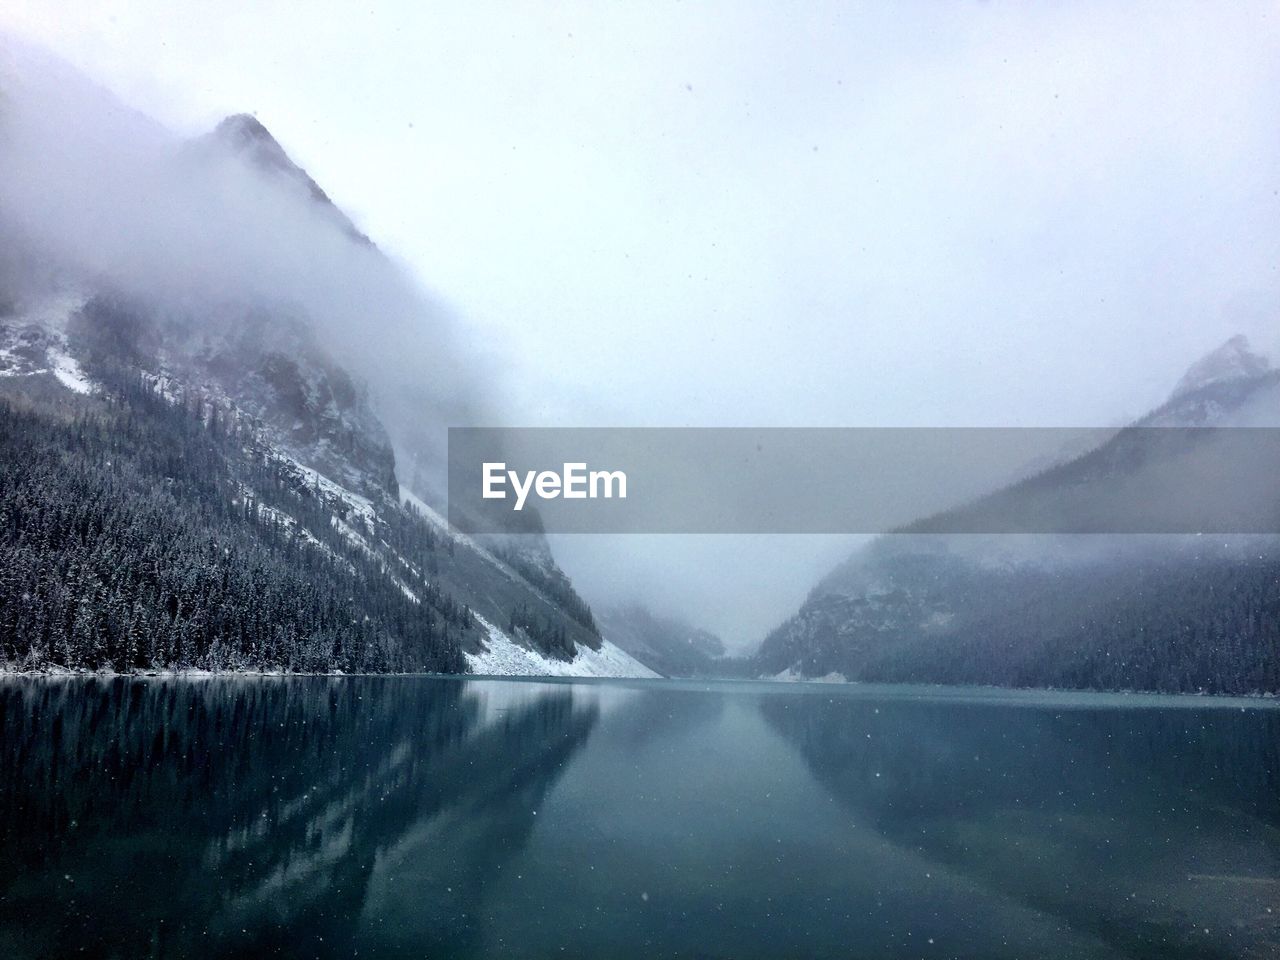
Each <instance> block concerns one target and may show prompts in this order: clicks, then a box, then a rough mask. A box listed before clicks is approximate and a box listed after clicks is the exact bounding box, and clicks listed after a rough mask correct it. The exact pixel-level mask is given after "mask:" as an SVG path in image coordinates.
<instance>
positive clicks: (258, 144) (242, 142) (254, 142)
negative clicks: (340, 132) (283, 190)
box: [204, 113, 372, 245]
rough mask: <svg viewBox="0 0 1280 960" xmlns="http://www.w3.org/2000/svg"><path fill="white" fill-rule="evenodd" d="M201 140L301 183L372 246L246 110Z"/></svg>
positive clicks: (345, 228) (354, 235) (359, 239)
mask: <svg viewBox="0 0 1280 960" xmlns="http://www.w3.org/2000/svg"><path fill="white" fill-rule="evenodd" d="M204 140H205V142H206V143H212V144H216V145H219V146H222V147H224V148H226V149H227V150H229V151H230V152H231V153H232V154H234V155H236V156H239V157H241V158H243V159H244V160H245V161H247V162H248V163H249V164H250V165H251V166H253V167H256V168H257V169H259V170H262V171H266V172H269V173H273V174H276V175H277V176H283V177H285V178H286V179H288V180H290V181H292V182H293V183H295V184H297V185H299V186H301V187H302V188H303V189H304V190H305V191H306V192H307V193H308V194H309V195H310V196H311V199H313V200H314V201H315V202H316V203H318V204H320V205H321V206H322V207H324V209H325V211H326V212H327V213H328V214H329V215H330V216H331V217H333V219H334V220H335V221H336V222H337V224H338V226H339V227H341V228H342V230H343V231H344V232H345V233H346V234H347V235H348V236H350V237H351V239H353V240H355V241H357V242H358V243H362V244H369V245H372V243H371V241H370V240H369V238H368V237H367V236H365V235H364V234H363V233H361V232H360V230H359V229H357V228H356V225H355V224H354V223H352V222H351V219H350V218H349V217H348V216H347V215H346V214H345V213H343V211H342V209H341V208H340V207H339V206H338V205H337V204H335V203H334V202H333V200H331V199H330V198H329V195H328V194H327V193H325V192H324V190H323V189H322V188H321V186H320V184H318V183H316V182H315V180H313V179H312V178H311V175H310V174H308V173H307V171H306V170H304V169H303V168H302V167H300V166H298V164H296V163H294V162H293V158H292V157H290V156H289V154H288V153H287V152H286V151H285V149H284V147H282V146H281V145H280V142H279V141H278V140H277V139H276V138H275V137H274V136H272V134H271V131H270V130H268V129H267V128H266V126H265V125H264V124H263V123H262V121H261V120H259V119H258V118H257V117H255V116H253V115H251V114H248V113H234V114H232V115H231V116H229V117H226V118H225V119H223V120H222V121H221V122H220V123H219V124H218V125H217V126H216V127H214V129H213V131H212V132H211V133H209V134H208V135H207V136H206V137H205V138H204Z"/></svg>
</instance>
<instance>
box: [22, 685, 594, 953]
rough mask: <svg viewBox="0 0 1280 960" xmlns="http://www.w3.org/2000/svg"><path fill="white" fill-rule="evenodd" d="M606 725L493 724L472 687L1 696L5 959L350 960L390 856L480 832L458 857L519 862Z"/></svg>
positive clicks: (510, 719) (186, 688)
mask: <svg viewBox="0 0 1280 960" xmlns="http://www.w3.org/2000/svg"><path fill="white" fill-rule="evenodd" d="M595 721H596V712H595V710H594V708H592V709H586V708H582V707H577V708H575V706H574V703H573V700H572V694H571V692H570V691H569V690H567V689H566V690H546V691H543V692H541V693H540V695H539V696H538V697H536V698H534V699H531V700H530V701H528V702H526V703H524V704H521V705H519V706H515V707H513V708H511V709H510V710H508V711H506V712H505V713H503V714H501V715H500V717H499V718H498V719H497V720H496V721H494V722H485V721H484V711H483V708H482V704H481V702H480V698H479V697H478V696H477V695H476V694H474V693H469V692H468V687H467V685H466V683H465V682H457V681H438V682H436V681H423V680H420V679H418V680H414V679H405V678H349V679H341V680H331V679H323V678H312V679H290V680H245V679H211V680H207V681H195V682H191V681H171V680H160V681H139V680H107V681H96V680H91V681H82V680H67V681H56V680H40V681H12V682H0V763H3V768H4V779H3V783H2V784H0V953H2V954H4V955H5V956H24V955H38V956H47V955H59V956H60V955H66V954H70V953H74V952H76V951H78V950H81V949H82V948H83V949H84V950H86V951H87V952H88V953H90V954H91V955H96V956H121V957H126V956H127V957H134V956H145V955H160V954H164V955H190V954H192V953H200V954H210V953H215V954H217V953H221V954H236V953H249V954H255V955H260V954H265V953H268V952H270V951H273V950H277V949H278V950H280V951H283V952H284V953H288V954H296V953H299V952H304V953H307V954H309V955H315V954H319V955H328V954H335V953H338V954H340V953H344V952H345V953H347V954H350V953H351V950H352V947H353V946H355V942H354V939H353V938H354V937H355V936H356V931H357V926H358V924H357V919H358V916H359V914H360V911H361V910H362V907H363V906H364V904H365V901H366V896H367V892H368V884H369V879H370V875H371V872H372V870H373V868H374V865H375V861H376V859H377V858H378V857H379V856H381V855H384V854H385V852H386V851H387V850H388V849H390V848H392V847H393V846H394V845H395V844H397V843H398V842H399V841H401V839H402V838H403V837H404V836H405V835H406V833H408V832H409V831H411V830H412V829H415V828H417V827H419V826H420V825H421V824H422V823H423V822H424V821H427V820H429V819H430V818H432V817H437V818H448V817H450V816H454V815H458V814H459V811H466V819H467V820H468V822H469V823H470V824H471V826H470V838H471V842H472V843H473V844H474V845H475V846H476V847H477V849H475V850H460V849H458V847H457V844H456V843H455V844H454V845H453V847H452V849H451V850H450V856H452V857H454V858H463V859H465V860H467V862H472V861H474V862H475V863H477V864H479V863H487V864H488V865H489V866H490V867H492V866H495V865H497V864H498V863H500V862H501V861H503V860H505V859H507V858H508V857H510V856H511V855H512V854H514V853H515V852H517V851H518V850H519V849H520V847H521V846H522V845H523V843H524V842H525V841H526V840H527V837H528V832H529V830H530V829H531V824H530V822H529V821H530V820H531V817H532V810H533V809H534V807H535V805H536V803H537V802H538V801H539V800H540V799H541V798H542V796H543V795H545V793H546V791H547V790H548V789H549V788H550V786H551V785H552V784H553V783H554V781H555V780H556V779H557V778H558V776H559V774H560V773H561V772H562V770H563V769H564V765H565V763H566V761H567V760H568V759H569V757H570V756H572V755H573V754H574V753H575V752H576V751H577V750H578V749H579V748H580V747H581V746H582V745H583V743H584V742H585V740H586V737H587V735H588V734H589V732H590V730H591V729H592V727H593V725H594V723H595ZM473 854H474V856H472V855H473ZM476 876H477V877H478V876H479V875H478V874H477V875H476ZM481 886H482V885H481V884H479V883H477V882H476V877H473V878H472V880H471V881H470V882H469V884H468V883H467V882H464V883H462V885H461V886H458V885H455V890H457V891H459V892H460V895H461V896H463V897H466V896H467V895H468V893H469V894H470V895H478V894H479V893H481V892H482V890H481ZM466 907H467V904H462V905H461V906H459V907H458V909H457V910H455V911H454V915H458V914H459V913H462V912H465V908H466ZM467 929H468V928H467V925H465V924H463V925H461V926H460V928H459V931H458V932H459V934H461V935H462V936H463V937H464V940H455V941H454V943H453V948H454V950H455V952H461V951H463V950H465V948H466V945H467V944H466V942H464V941H465V938H466V937H470V936H474V934H475V931H474V930H472V931H471V932H470V933H467ZM451 936H453V935H452V934H451V933H450V932H449V931H448V930H442V931H441V937H442V940H444V939H448V938H449V937H451Z"/></svg>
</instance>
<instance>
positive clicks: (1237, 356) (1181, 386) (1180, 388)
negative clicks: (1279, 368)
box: [1169, 334, 1271, 400]
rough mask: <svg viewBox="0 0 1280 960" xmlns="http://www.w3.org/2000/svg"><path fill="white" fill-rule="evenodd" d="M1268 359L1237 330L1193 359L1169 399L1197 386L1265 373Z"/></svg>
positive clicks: (1193, 389) (1199, 387)
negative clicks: (1197, 358) (1225, 339)
mask: <svg viewBox="0 0 1280 960" xmlns="http://www.w3.org/2000/svg"><path fill="white" fill-rule="evenodd" d="M1270 369H1271V363H1270V362H1269V361H1268V360H1267V358H1266V357H1264V356H1261V355H1260V354H1257V353H1254V352H1253V351H1252V350H1251V349H1250V348H1249V340H1248V338H1247V337H1245V336H1244V335H1242V334H1236V335H1235V336H1234V337H1232V338H1231V339H1230V340H1228V341H1227V342H1226V343H1224V344H1223V345H1222V346H1220V347H1218V348H1217V349H1216V350H1213V351H1211V352H1210V353H1208V354H1206V355H1205V356H1203V357H1201V358H1200V359H1199V360H1197V361H1196V362H1195V363H1193V364H1192V365H1191V366H1190V367H1189V368H1188V369H1187V372H1186V373H1184V374H1183V375H1182V379H1181V380H1179V381H1178V385H1177V386H1176V387H1174V389H1173V393H1172V394H1171V395H1170V397H1169V399H1170V400H1173V399H1176V398H1178V397H1181V396H1184V395H1186V394H1188V393H1192V392H1194V391H1196V390H1200V389H1201V388H1203V387H1207V386H1209V385H1210V384H1215V383H1224V382H1226V381H1229V380H1243V379H1247V378H1249V377H1256V376H1258V375H1260V374H1263V373H1267V372H1268V371H1269V370H1270Z"/></svg>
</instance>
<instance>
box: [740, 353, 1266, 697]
mask: <svg viewBox="0 0 1280 960" xmlns="http://www.w3.org/2000/svg"><path fill="white" fill-rule="evenodd" d="M1277 425H1280V371H1277V370H1275V369H1273V368H1272V367H1271V365H1270V364H1269V363H1268V362H1267V360H1266V359H1265V358H1263V357H1260V356H1258V355H1257V354H1254V353H1253V352H1251V351H1250V349H1249V346H1248V343H1247V342H1246V341H1245V340H1244V339H1243V338H1242V337H1235V338H1232V339H1231V340H1230V341H1228V342H1227V343H1226V344H1224V345H1223V346H1222V347H1221V348H1219V349H1218V350H1215V351H1214V352H1212V353H1210V354H1209V355H1208V356H1206V357H1205V358H1203V359H1202V360H1200V361H1198V362H1196V363H1195V364H1193V365H1192V367H1191V368H1190V369H1189V370H1188V371H1187V374H1186V375H1185V376H1184V377H1183V378H1182V379H1181V380H1180V381H1179V383H1178V384H1177V386H1176V388H1175V389H1174V391H1173V393H1172V394H1171V396H1170V398H1169V400H1168V401H1167V402H1166V403H1165V404H1163V405H1162V406H1160V407H1159V408H1158V409H1156V410H1154V411H1152V412H1151V413H1150V414H1148V415H1147V416H1145V417H1143V418H1142V419H1140V420H1139V421H1137V422H1136V423H1135V424H1134V425H1133V427H1134V428H1133V429H1124V430H1119V431H1116V432H1114V434H1110V435H1108V436H1106V437H1105V438H1103V439H1102V440H1101V441H1100V445H1099V446H1097V447H1096V448H1094V449H1093V450H1090V451H1088V452H1083V453H1081V454H1080V455H1079V456H1074V457H1070V458H1067V459H1066V460H1065V461H1063V462H1058V463H1056V464H1055V465H1053V466H1050V467H1048V468H1047V469H1045V470H1044V471H1043V472H1040V473H1039V474H1037V475H1036V476H1034V477H1031V478H1028V479H1027V480H1023V481H1021V482H1019V483H1016V484H1014V485H1012V486H1011V487H1009V488H1007V489H1005V490H1002V491H998V492H996V493H993V494H992V495H991V496H989V497H986V498H984V499H982V500H979V501H978V502H976V503H973V504H968V505H966V506H963V507H960V508H957V509H955V510H953V511H949V512H947V513H944V514H942V515H940V516H937V517H932V518H929V519H928V520H927V521H922V522H921V523H918V524H914V525H911V526H909V527H907V528H906V530H905V531H904V532H900V533H897V534H893V535H889V536H885V537H880V538H878V539H877V540H875V541H873V542H872V543H870V544H869V545H868V546H867V547H865V548H864V549H861V550H859V551H858V552H856V553H855V554H854V555H853V556H851V557H850V558H849V559H848V560H846V561H845V562H844V563H842V564H841V565H840V566H838V567H837V568H836V569H835V570H833V571H832V572H831V573H830V574H828V575H827V576H826V577H825V578H824V579H823V580H822V581H821V582H820V583H819V584H818V585H817V586H815V587H814V589H813V590H812V592H811V593H810V595H809V597H808V599H807V600H806V601H805V603H804V604H803V605H802V606H801V608H800V610H799V611H797V613H796V614H794V615H793V616H791V617H790V618H788V619H787V620H786V621H785V622H784V623H782V624H781V625H780V626H779V627H777V628H776V629H775V630H774V631H772V632H771V633H770V634H769V635H768V637H767V638H766V639H765V641H764V643H763V644H762V646H761V648H760V651H759V653H758V654H757V656H756V658H755V660H754V670H755V672H756V673H758V674H763V675H766V676H769V675H775V674H784V675H786V676H789V677H829V676H831V675H836V676H839V677H843V678H844V679H847V680H877V681H910V682H928V683H966V684H993V685H1000V686H1038V687H1076V688H1102V689H1150V690H1170V691H1209V692H1221V693H1225V692H1232V693H1252V692H1263V691H1268V692H1280V542H1278V541H1280V538H1278V537H1276V536H1272V535H1256V536H1246V535H1233V536H1221V535H1219V536H1208V535H1206V536H1197V535H1182V534H1167V535H1150V534H1148V535H1124V534H1108V533H1091V534H1088V535H1085V534H1079V535H1072V534H1054V535H1049V534H1034V533H1018V532H1016V531H1018V530H1020V529H1022V530H1026V529H1035V527H1034V526H1030V527H1029V526H1027V524H1028V523H1033V522H1034V520H1035V519H1036V518H1038V517H1043V516H1046V515H1048V511H1059V513H1058V514H1055V515H1054V527H1055V529H1072V527H1073V525H1075V524H1078V526H1079V528H1080V529H1081V530H1084V531H1087V530H1092V529H1095V524H1096V523H1098V522H1099V521H1101V522H1102V523H1103V524H1107V523H1113V524H1114V523H1119V522H1122V520H1123V514H1122V513H1119V512H1118V511H1124V510H1135V511H1136V510H1139V509H1141V510H1149V509H1152V508H1154V507H1158V506H1159V503H1155V504H1153V503H1151V502H1139V501H1140V500H1141V499H1142V496H1143V491H1145V493H1146V498H1148V500H1157V501H1158V500H1159V499H1160V498H1161V497H1163V496H1166V495H1167V496H1173V495H1174V494H1173V493H1169V491H1168V490H1166V489H1165V487H1164V486H1162V485H1160V484H1155V483H1151V481H1155V480H1164V479H1165V478H1166V477H1167V475H1169V474H1176V473H1177V470H1178V469H1179V468H1180V467H1181V465H1183V464H1184V463H1185V462H1186V460H1187V458H1188V457H1189V456H1201V457H1205V456H1207V457H1210V458H1211V457H1212V455H1213V448H1212V446H1211V444H1212V443H1213V442H1214V440H1213V438H1208V439H1205V440H1204V441H1203V442H1204V443H1205V444H1209V445H1210V446H1207V447H1205V448H1204V449H1192V450H1190V451H1189V450H1188V449H1187V446H1188V444H1194V443H1199V442H1201V439H1200V437H1199V435H1191V434H1187V433H1184V432H1182V431H1177V430H1172V431H1168V432H1163V431H1160V430H1153V429H1149V428H1168V427H1175V428H1176V427H1205V426H1220V427H1267V426H1269V427H1274V426H1277ZM1135 489H1136V490H1137V491H1138V500H1135V497H1134V493H1133V491H1134V490H1135ZM1175 492H1176V493H1179V494H1185V493H1186V491H1175ZM1237 493H1238V492H1237V491H1235V490H1228V489H1200V490H1197V491H1195V496H1196V497H1198V498H1208V500H1209V501H1212V500H1213V498H1216V497H1228V496H1233V495H1236V494H1237ZM1247 495H1248V496H1249V497H1250V498H1251V499H1253V500H1256V501H1257V502H1250V503H1249V504H1247V506H1248V507H1249V509H1250V511H1251V515H1253V516H1261V517H1265V518H1270V519H1269V521H1268V525H1267V526H1260V527H1259V528H1258V529H1260V530H1274V529H1277V528H1276V526H1275V525H1274V522H1275V519H1276V517H1277V516H1280V485H1277V486H1273V485H1267V486H1266V488H1265V489H1262V490H1257V489H1250V490H1248V491H1247ZM1073 511H1074V512H1073ZM1063 514H1065V515H1063ZM1002 522H1004V523H1005V526H1003V527H1002V525H1001V524H1002ZM975 529H983V530H1000V529H1007V530H1008V531H1009V532H1006V533H987V534H978V533H964V532H955V531H966V530H975ZM1104 529H1105V526H1104ZM1111 529H1123V528H1122V527H1114V526H1113V527H1111Z"/></svg>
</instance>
